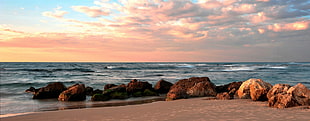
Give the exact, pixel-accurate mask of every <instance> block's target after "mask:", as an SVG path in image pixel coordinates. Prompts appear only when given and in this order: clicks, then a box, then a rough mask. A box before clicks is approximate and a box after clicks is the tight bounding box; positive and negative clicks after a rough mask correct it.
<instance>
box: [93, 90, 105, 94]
mask: <svg viewBox="0 0 310 121" xmlns="http://www.w3.org/2000/svg"><path fill="white" fill-rule="evenodd" d="M102 93H103V90H100V89H96V90H94V91H93V95H94V94H102Z"/></svg>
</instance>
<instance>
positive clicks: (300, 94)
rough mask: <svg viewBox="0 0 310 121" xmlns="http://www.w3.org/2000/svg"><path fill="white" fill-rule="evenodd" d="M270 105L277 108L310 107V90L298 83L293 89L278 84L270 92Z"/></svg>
mask: <svg viewBox="0 0 310 121" xmlns="http://www.w3.org/2000/svg"><path fill="white" fill-rule="evenodd" d="M267 97H268V105H269V107H275V108H288V107H294V106H304V105H310V90H309V89H308V88H307V87H306V86H305V85H303V84H301V83H298V84H297V85H295V86H293V87H291V86H289V85H287V84H276V85H275V86H273V88H272V89H271V90H270V91H269V92H268V94H267Z"/></svg>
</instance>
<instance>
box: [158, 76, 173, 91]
mask: <svg viewBox="0 0 310 121" xmlns="http://www.w3.org/2000/svg"><path fill="white" fill-rule="evenodd" d="M172 85H173V84H172V83H170V82H167V81H165V80H163V79H161V80H159V81H158V82H157V83H156V84H155V86H154V90H155V91H156V92H158V93H167V92H169V90H170V87H171V86H172Z"/></svg>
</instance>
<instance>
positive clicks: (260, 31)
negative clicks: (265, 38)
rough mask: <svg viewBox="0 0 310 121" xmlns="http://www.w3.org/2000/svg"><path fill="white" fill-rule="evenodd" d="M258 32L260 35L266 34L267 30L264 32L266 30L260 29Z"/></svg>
mask: <svg viewBox="0 0 310 121" xmlns="http://www.w3.org/2000/svg"><path fill="white" fill-rule="evenodd" d="M257 31H258V32H259V33H260V34H263V33H265V30H264V29H258V30H257Z"/></svg>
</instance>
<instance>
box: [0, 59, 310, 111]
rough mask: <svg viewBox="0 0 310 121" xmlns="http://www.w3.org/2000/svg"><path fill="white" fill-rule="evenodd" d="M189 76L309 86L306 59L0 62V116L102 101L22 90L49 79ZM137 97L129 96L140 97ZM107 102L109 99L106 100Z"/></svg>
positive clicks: (97, 83) (93, 83)
mask: <svg viewBox="0 0 310 121" xmlns="http://www.w3.org/2000/svg"><path fill="white" fill-rule="evenodd" d="M190 77H209V78H210V80H211V81H212V82H213V83H214V84H216V85H223V84H228V83H230V82H234V81H245V80H248V79H250V78H260V79H263V80H264V81H266V82H269V83H271V84H272V85H274V84H277V83H285V84H290V85H296V84H297V83H302V84H304V85H306V86H307V87H308V88H310V62H302V63H295V62H287V63H286V62H240V63H236V62H232V63H227V62H226V63H202V62H199V63H196V62H162V63H157V62H156V63H155V62H154V63H153V62H150V63H28V62H27V63H22V62H21V63H19V62H18V63H17V62H16V63H15V62H10V63H6V62H1V63H0V79H1V83H0V95H1V98H0V104H1V115H7V114H15V113H27V112H38V111H48V110H62V109H70V108H73V107H75V108H76V107H78V108H87V107H94V105H96V104H98V103H102V102H92V101H90V97H87V99H86V100H85V101H78V102H60V101H57V99H44V100H33V99H32V94H29V93H25V90H26V89H28V88H29V87H31V86H32V87H35V88H40V87H44V86H46V85H47V84H48V83H51V82H63V83H64V84H65V85H66V86H70V85H73V84H76V83H83V84H85V85H86V86H90V87H93V88H94V89H101V90H103V86H104V85H105V84H127V83H129V82H130V80H132V79H138V80H140V81H148V82H149V83H151V84H152V85H153V86H154V85H155V83H156V82H157V81H159V80H160V79H164V80H166V81H169V82H172V83H175V82H177V81H178V80H180V79H186V78H190ZM139 99H141V98H135V99H128V100H139ZM107 102H109V101H107Z"/></svg>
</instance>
